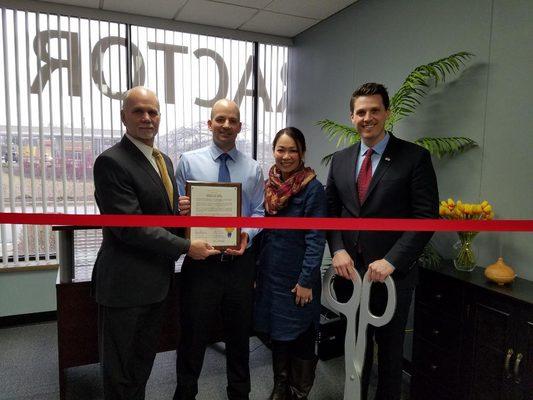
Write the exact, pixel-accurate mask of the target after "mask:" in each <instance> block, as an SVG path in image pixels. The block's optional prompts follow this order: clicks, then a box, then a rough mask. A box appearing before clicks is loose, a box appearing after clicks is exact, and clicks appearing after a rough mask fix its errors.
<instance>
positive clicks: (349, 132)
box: [316, 119, 359, 147]
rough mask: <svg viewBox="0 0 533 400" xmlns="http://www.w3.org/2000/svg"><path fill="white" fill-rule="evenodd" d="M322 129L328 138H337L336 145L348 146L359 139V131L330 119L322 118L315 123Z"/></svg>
mask: <svg viewBox="0 0 533 400" xmlns="http://www.w3.org/2000/svg"><path fill="white" fill-rule="evenodd" d="M316 124H317V125H318V126H319V127H320V129H322V130H323V131H324V132H325V133H326V135H327V137H328V138H329V140H330V141H331V140H337V143H336V146H337V147H341V146H343V147H344V146H349V145H352V144H354V143H357V142H358V141H359V133H357V131H356V130H355V129H354V128H353V127H351V126H347V125H342V124H339V123H337V122H335V121H332V120H330V119H322V120H320V121H318V122H317V123H316Z"/></svg>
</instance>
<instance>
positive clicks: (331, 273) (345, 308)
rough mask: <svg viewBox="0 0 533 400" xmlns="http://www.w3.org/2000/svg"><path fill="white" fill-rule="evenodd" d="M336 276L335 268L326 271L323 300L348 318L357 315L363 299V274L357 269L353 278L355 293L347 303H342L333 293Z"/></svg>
mask: <svg viewBox="0 0 533 400" xmlns="http://www.w3.org/2000/svg"><path fill="white" fill-rule="evenodd" d="M335 276H336V274H335V269H334V268H332V267H330V268H329V269H328V270H327V271H326V273H325V275H324V279H323V281H322V296H323V300H324V302H325V303H326V304H327V305H328V306H329V307H330V308H331V309H332V310H334V311H338V312H340V313H342V314H344V315H345V316H346V318H349V316H350V315H352V314H353V315H354V316H355V312H356V311H357V309H358V308H359V301H360V300H361V286H362V284H363V282H362V280H361V276H360V275H359V273H358V272H357V271H355V279H352V283H353V293H352V296H351V297H350V298H349V299H348V301H347V302H346V303H341V302H340V301H338V300H337V298H336V296H334V295H333V293H334V291H333V287H332V286H333V282H332V281H333V279H334V278H335ZM354 326H355V325H354Z"/></svg>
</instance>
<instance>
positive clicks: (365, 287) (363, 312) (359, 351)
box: [355, 271, 396, 375]
mask: <svg viewBox="0 0 533 400" xmlns="http://www.w3.org/2000/svg"><path fill="white" fill-rule="evenodd" d="M368 274H369V272H368V271H367V272H366V274H365V276H364V278H363V284H362V293H361V307H360V309H359V326H358V330H357V341H356V344H355V368H356V371H357V372H358V374H359V375H361V374H362V371H363V363H364V358H365V351H366V335H367V328H368V325H372V326H375V327H380V326H383V325H386V324H388V323H389V322H390V320H391V319H392V317H393V316H394V312H395V310H396V286H395V285H394V280H393V279H392V277H391V276H388V277H387V278H386V279H385V281H384V283H385V286H386V288H387V305H386V306H385V311H384V312H383V314H382V315H374V314H373V313H372V312H371V311H370V288H371V286H372V282H370V281H369V280H368Z"/></svg>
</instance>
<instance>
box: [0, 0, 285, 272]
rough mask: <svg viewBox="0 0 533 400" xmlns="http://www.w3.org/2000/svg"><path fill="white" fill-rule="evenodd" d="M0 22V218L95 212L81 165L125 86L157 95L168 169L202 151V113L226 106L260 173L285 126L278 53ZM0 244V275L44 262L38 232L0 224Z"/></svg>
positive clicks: (12, 13)
mask: <svg viewBox="0 0 533 400" xmlns="http://www.w3.org/2000/svg"><path fill="white" fill-rule="evenodd" d="M0 25H1V26H0V35H1V39H0V40H1V42H2V44H1V46H0V60H1V62H0V91H3V93H0V147H1V156H2V171H1V174H0V185H1V189H2V190H1V191H0V212H37V213H39V212H45V213H50V212H53V213H71V214H74V213H76V214H94V213H98V209H97V207H96V205H95V201H94V196H93V192H94V185H93V176H92V165H93V162H94V159H95V158H96V157H97V156H98V154H100V153H101V152H102V151H103V150H105V149H106V148H108V147H110V146H111V145H113V144H114V143H116V142H117V141H118V140H120V138H121V136H122V133H123V128H122V126H121V120H120V109H121V99H122V96H123V93H124V92H125V91H126V90H127V89H128V88H129V87H132V86H136V85H143V86H146V87H148V88H150V89H152V90H154V91H155V92H156V93H157V95H158V98H159V100H160V106H161V124H160V129H159V134H158V136H157V139H156V145H157V146H158V147H159V148H160V149H162V150H163V151H164V152H165V153H167V154H168V155H169V156H170V157H171V158H172V160H173V162H174V164H176V163H177V162H178V160H179V156H180V154H181V153H182V152H184V151H187V150H192V149H195V148H199V147H203V146H205V145H207V144H209V143H210V141H211V133H210V132H209V130H208V129H207V120H208V119H209V113H210V109H211V107H212V105H213V104H214V102H215V101H216V100H218V99H220V98H230V99H233V100H235V101H236V102H237V103H238V104H239V106H240V109H241V120H242V122H243V129H242V132H241V133H240V134H239V136H238V139H237V147H238V148H239V149H240V150H241V151H243V152H245V153H247V154H249V155H252V154H253V150H254V148H255V149H257V159H258V161H259V162H260V164H261V166H262V168H263V170H264V171H265V172H266V171H267V170H268V168H269V167H270V165H271V163H272V150H271V140H272V138H273V136H274V134H275V133H276V132H277V131H278V130H279V129H281V128H282V127H284V124H285V121H286V114H285V109H286V92H287V61H288V49H287V48H286V47H283V46H277V45H268V44H259V45H258V46H257V47H254V43H253V42H248V41H239V40H232V39H224V38H218V37H210V36H203V35H197V34H191V33H183V32H175V31H169V30H162V29H154V28H147V27H142V26H135V25H127V24H121V23H114V22H108V21H99V20H91V19H86V18H78V17H66V16H61V15H55V14H46V13H33V12H28V11H18V10H12V9H6V8H2V9H1V21H0ZM254 49H258V53H257V54H255V51H256V50H254ZM254 61H257V69H255V68H254ZM255 71H257V76H254V72H255ZM254 78H255V79H254ZM255 86H257V87H255ZM255 101H257V102H258V103H257V105H258V108H257V109H258V112H257V114H255V113H254V102H255ZM254 121H256V122H257V124H256V126H257V129H256V130H255V131H254V129H253V127H254ZM99 235H100V234H99V232H97V231H77V232H76V246H77V252H79V253H80V254H79V256H78V255H76V260H77V262H80V263H83V262H85V263H87V264H91V263H92V257H94V254H95V252H96V249H97V248H98V246H99V240H100V239H99V237H100V236H99ZM0 242H1V248H0V267H10V266H25V265H35V264H39V265H42V264H46V263H56V260H55V254H56V243H57V237H56V233H54V232H52V231H51V229H50V227H49V226H21V225H6V224H3V225H1V226H0ZM83 260H85V261H83Z"/></svg>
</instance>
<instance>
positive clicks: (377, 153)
mask: <svg viewBox="0 0 533 400" xmlns="http://www.w3.org/2000/svg"><path fill="white" fill-rule="evenodd" d="M389 137H390V136H389V133H388V132H385V136H384V137H383V139H382V140H381V142H379V143H378V144H376V145H375V146H374V147H372V149H373V150H374V154H372V175H374V172H376V168H377V167H378V164H379V161H380V160H381V156H382V155H383V152H384V151H385V147H387V143H389ZM368 149H369V147H368V146H367V145H365V144H364V143H363V141H362V140H361V150H360V151H359V157H358V158H357V169H356V171H355V179H357V177H358V176H359V171H360V170H361V165H363V160H364V159H365V154H366V151H367V150H368Z"/></svg>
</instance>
